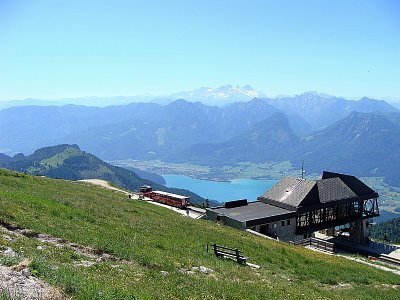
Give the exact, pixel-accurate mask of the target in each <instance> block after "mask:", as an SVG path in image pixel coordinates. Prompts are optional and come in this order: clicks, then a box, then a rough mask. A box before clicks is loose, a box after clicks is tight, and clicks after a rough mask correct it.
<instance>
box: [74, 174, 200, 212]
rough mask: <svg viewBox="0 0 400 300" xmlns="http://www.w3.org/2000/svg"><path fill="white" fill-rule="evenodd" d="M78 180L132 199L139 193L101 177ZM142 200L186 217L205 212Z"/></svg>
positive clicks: (136, 197) (137, 197)
mask: <svg viewBox="0 0 400 300" xmlns="http://www.w3.org/2000/svg"><path fill="white" fill-rule="evenodd" d="M78 181H79V182H86V183H91V184H95V185H98V186H101V187H103V188H106V189H109V190H113V191H119V192H121V193H123V194H125V195H127V196H129V195H130V199H132V200H139V194H138V193H135V192H127V191H124V190H121V189H119V188H116V187H113V186H111V185H110V184H109V183H108V182H107V181H105V180H102V179H82V180H78ZM143 200H145V201H147V202H148V203H151V204H154V205H157V206H162V207H164V208H168V209H169V210H172V211H174V212H177V213H179V214H181V215H183V216H187V217H189V218H192V219H199V218H201V217H202V216H203V215H204V214H205V210H204V209H199V208H194V207H189V210H187V209H180V208H178V207H173V206H170V205H166V204H163V203H159V202H155V201H153V200H152V199H150V198H146V197H144V199H143Z"/></svg>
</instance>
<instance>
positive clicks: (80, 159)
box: [0, 145, 214, 205]
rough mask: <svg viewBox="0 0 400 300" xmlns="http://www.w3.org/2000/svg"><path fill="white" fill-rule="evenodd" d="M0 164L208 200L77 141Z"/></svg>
mask: <svg viewBox="0 0 400 300" xmlns="http://www.w3.org/2000/svg"><path fill="white" fill-rule="evenodd" d="M0 167H1V168H7V169H10V170H14V171H18V172H27V173H29V174H32V175H43V176H47V177H51V178H62V179H67V180H81V179H92V178H96V179H103V180H107V181H110V182H112V183H114V184H116V185H118V186H120V187H122V188H125V189H128V190H131V191H135V190H136V191H137V190H139V188H140V186H142V185H151V186H152V187H153V188H154V189H156V190H163V191H167V192H171V193H178V194H181V195H187V196H190V197H191V198H190V199H191V200H190V201H191V203H192V204H198V205H201V204H202V203H204V202H205V199H204V198H202V197H200V196H199V195H197V194H194V193H192V192H190V191H188V190H183V189H175V188H167V187H165V186H162V185H160V184H158V183H155V182H153V181H151V180H148V179H143V178H141V177H139V176H138V175H137V174H136V173H135V172H133V171H129V170H126V169H124V168H120V167H116V166H112V165H110V164H108V163H106V162H104V161H102V160H100V159H99V158H97V157H96V156H94V155H92V154H90V153H86V152H84V151H81V150H80V148H79V147H78V146H77V145H57V146H52V147H45V148H41V149H38V150H36V151H35V152H34V153H33V154H31V155H28V156H25V155H23V154H18V155H16V156H13V157H10V156H7V155H4V154H0ZM139 173H140V174H143V173H141V172H139ZM145 175H146V177H154V178H157V177H158V176H157V175H155V174H152V175H151V174H149V173H148V172H146V173H145ZM211 203H214V201H211Z"/></svg>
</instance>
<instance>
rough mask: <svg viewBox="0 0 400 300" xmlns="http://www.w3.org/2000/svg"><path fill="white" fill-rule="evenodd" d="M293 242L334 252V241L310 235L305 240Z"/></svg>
mask: <svg viewBox="0 0 400 300" xmlns="http://www.w3.org/2000/svg"><path fill="white" fill-rule="evenodd" d="M293 244H295V245H301V246H310V247H314V248H316V249H320V250H324V251H328V252H333V249H334V243H331V242H328V241H325V240H322V239H318V238H314V237H309V238H306V239H303V240H300V241H298V242H294V243H293Z"/></svg>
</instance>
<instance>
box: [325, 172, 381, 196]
mask: <svg viewBox="0 0 400 300" xmlns="http://www.w3.org/2000/svg"><path fill="white" fill-rule="evenodd" d="M335 177H338V178H340V179H341V180H342V181H343V182H344V183H345V184H346V185H347V186H348V187H349V188H350V189H351V190H352V191H353V192H354V193H356V194H357V196H366V195H371V194H373V193H376V192H375V191H374V190H373V189H371V188H370V187H369V186H367V185H366V184H365V183H363V182H362V181H361V180H360V179H358V178H357V177H355V176H351V175H345V174H340V173H333V172H328V171H324V173H323V174H322V179H328V178H335Z"/></svg>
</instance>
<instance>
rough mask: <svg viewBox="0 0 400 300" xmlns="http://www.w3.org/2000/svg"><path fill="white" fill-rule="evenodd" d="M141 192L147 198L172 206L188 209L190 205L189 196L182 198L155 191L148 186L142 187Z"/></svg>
mask: <svg viewBox="0 0 400 300" xmlns="http://www.w3.org/2000/svg"><path fill="white" fill-rule="evenodd" d="M140 192H141V193H143V195H144V196H145V197H148V198H150V199H153V200H154V201H157V202H160V203H164V204H168V205H171V206H175V207H179V208H187V206H188V205H189V197H187V196H181V195H177V194H172V193H167V192H163V191H153V189H152V188H151V186H148V185H143V186H141V187H140Z"/></svg>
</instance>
